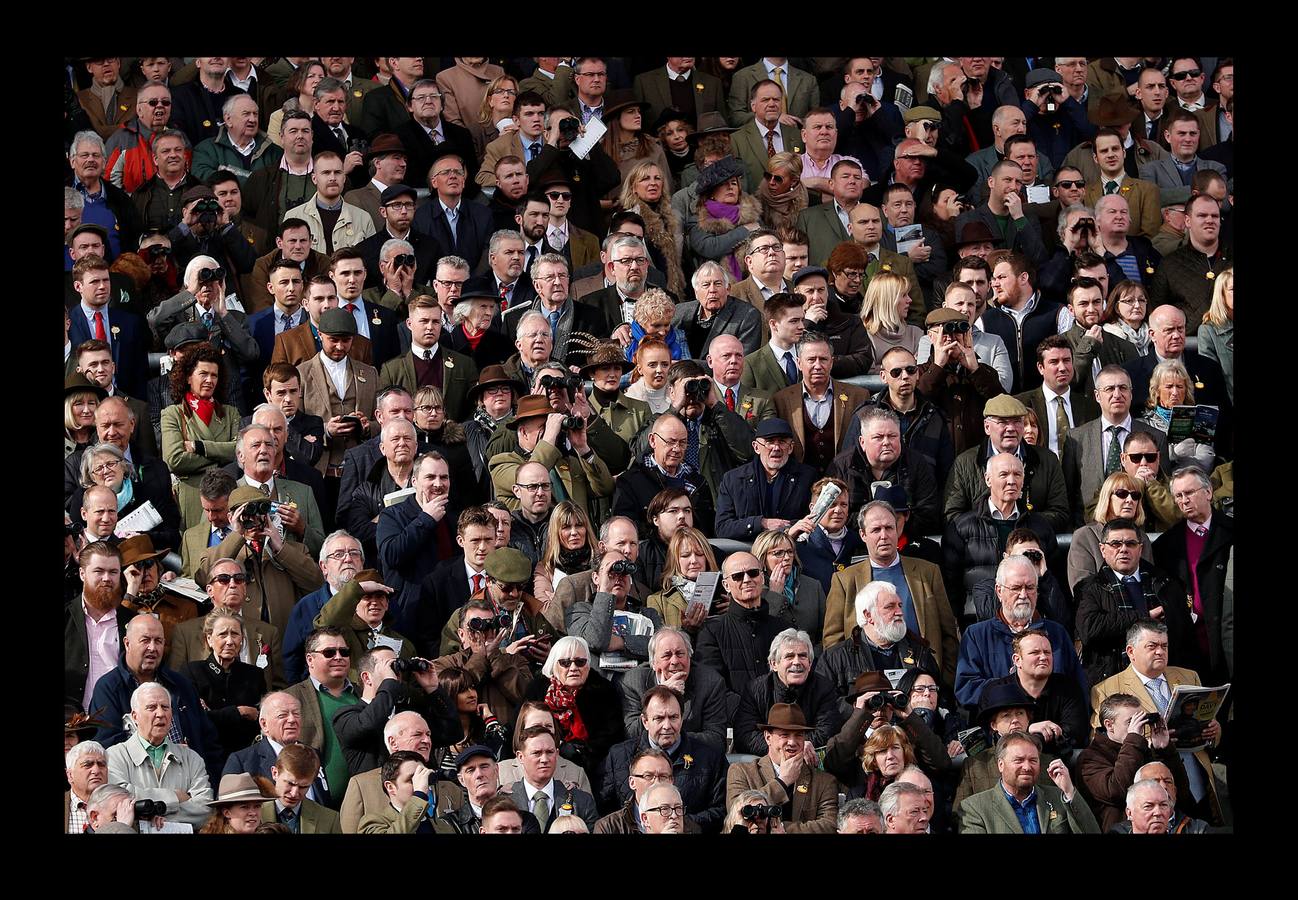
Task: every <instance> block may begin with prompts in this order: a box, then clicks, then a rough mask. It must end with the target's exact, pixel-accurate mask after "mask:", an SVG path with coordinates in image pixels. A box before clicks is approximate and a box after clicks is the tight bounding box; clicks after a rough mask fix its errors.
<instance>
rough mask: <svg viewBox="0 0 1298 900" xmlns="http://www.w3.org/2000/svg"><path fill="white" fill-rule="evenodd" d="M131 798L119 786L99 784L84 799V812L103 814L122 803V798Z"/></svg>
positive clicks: (128, 792) (127, 792)
mask: <svg viewBox="0 0 1298 900" xmlns="http://www.w3.org/2000/svg"><path fill="white" fill-rule="evenodd" d="M130 796H133V795H132V794H131V792H130V791H128V790H127V789H126V788H124V787H122V786H121V785H120V784H101V785H100V786H99V787H97V788H95V789H94V791H92V792H91V794H90V796H89V797H88V798H86V812H87V813H89V812H91V811H94V812H97V813H100V814H103V813H105V812H107V811H108V810H109V809H111V808H113V807H114V806H116V805H117V804H119V803H121V802H122V798H123V797H130Z"/></svg>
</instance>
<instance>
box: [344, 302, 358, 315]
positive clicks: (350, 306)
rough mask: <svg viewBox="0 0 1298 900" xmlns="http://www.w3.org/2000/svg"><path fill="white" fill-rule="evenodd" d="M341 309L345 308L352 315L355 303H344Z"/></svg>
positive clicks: (354, 313) (354, 311) (354, 312)
mask: <svg viewBox="0 0 1298 900" xmlns="http://www.w3.org/2000/svg"><path fill="white" fill-rule="evenodd" d="M343 309H345V310H347V311H348V312H349V313H351V314H352V315H353V316H354V315H356V304H355V303H348V304H346V305H345V306H344V307H343Z"/></svg>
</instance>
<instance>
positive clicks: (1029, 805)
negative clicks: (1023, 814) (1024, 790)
mask: <svg viewBox="0 0 1298 900" xmlns="http://www.w3.org/2000/svg"><path fill="white" fill-rule="evenodd" d="M1001 792H1002V793H1004V794H1005V799H1006V800H1008V801H1010V806H1012V807H1014V808H1015V809H1024V810H1027V809H1035V808H1036V805H1037V789H1036V787H1035V786H1034V787H1033V788H1032V793H1030V794H1028V796H1027V797H1026V798H1025V799H1023V800H1019V799H1018V798H1016V797H1015V796H1014V795H1013V794H1011V793H1010V792H1009V791H1007V790H1005V782H1003V781H1002V782H1001Z"/></svg>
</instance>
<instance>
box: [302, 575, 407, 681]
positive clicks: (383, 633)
mask: <svg viewBox="0 0 1298 900" xmlns="http://www.w3.org/2000/svg"><path fill="white" fill-rule="evenodd" d="M392 593H393V589H392V588H390V587H388V586H387V585H386V584H384V583H383V582H382V581H380V580H379V573H378V571H377V570H375V569H363V570H361V571H360V572H357V573H356V576H355V577H354V578H352V580H351V581H349V582H347V584H345V585H343V586H342V588H341V589H340V590H339V591H337V592H336V593H335V594H334V595H333V597H331V598H330V599H329V602H328V603H326V604H325V605H324V608H323V609H321V610H320V612H319V613H317V614H316V617H315V622H314V624H315V626H316V627H317V628H323V627H325V626H328V625H332V626H334V627H335V628H337V629H339V630H340V631H342V633H343V637H344V638H345V639H346V640H347V646H348V648H350V650H351V668H350V669H349V670H348V672H347V677H348V678H350V679H351V680H352V681H355V682H359V681H360V672H359V671H358V669H357V666H358V665H359V663H360V660H361V657H362V656H363V655H364V654H365V653H367V652H369V651H370V650H374V649H375V648H378V647H386V648H388V649H390V650H392V651H393V652H394V653H396V654H397V657H398V658H400V659H412V658H413V657H414V655H415V646H414V644H413V643H411V642H410V641H409V640H408V639H407V638H405V637H403V636H402V635H401V634H400V632H398V631H396V629H394V628H393V627H392V625H391V617H390V616H389V614H388V598H389V597H390V595H391V594H392Z"/></svg>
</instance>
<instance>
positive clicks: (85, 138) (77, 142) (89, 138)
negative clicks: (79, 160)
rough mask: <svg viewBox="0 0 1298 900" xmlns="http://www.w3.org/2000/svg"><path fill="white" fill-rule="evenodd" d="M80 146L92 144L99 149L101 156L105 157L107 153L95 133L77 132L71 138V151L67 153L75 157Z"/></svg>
mask: <svg viewBox="0 0 1298 900" xmlns="http://www.w3.org/2000/svg"><path fill="white" fill-rule="evenodd" d="M82 144H94V145H95V146H96V147H98V148H99V152H100V153H101V154H104V155H105V156H106V155H107V152H106V151H105V150H104V139H103V138H101V137H100V136H99V134H98V133H97V132H94V131H78V132H77V133H76V134H75V135H73V137H72V149H71V150H70V151H69V153H70V154H71V155H72V156H76V155H77V151H78V150H79V149H81V145H82Z"/></svg>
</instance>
